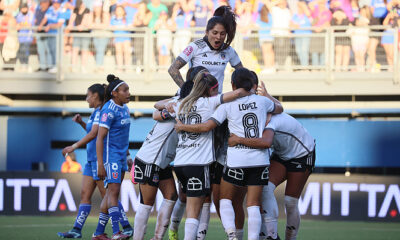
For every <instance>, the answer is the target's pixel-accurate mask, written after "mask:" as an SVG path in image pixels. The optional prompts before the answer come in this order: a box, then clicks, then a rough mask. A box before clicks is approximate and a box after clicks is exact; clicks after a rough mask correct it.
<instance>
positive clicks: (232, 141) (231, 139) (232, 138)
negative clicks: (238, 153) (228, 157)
mask: <svg viewBox="0 0 400 240" xmlns="http://www.w3.org/2000/svg"><path fill="white" fill-rule="evenodd" d="M239 139H240V138H239V137H238V136H236V135H235V134H233V133H232V134H231V135H230V136H229V139H228V145H229V147H234V146H236V145H238V144H239Z"/></svg>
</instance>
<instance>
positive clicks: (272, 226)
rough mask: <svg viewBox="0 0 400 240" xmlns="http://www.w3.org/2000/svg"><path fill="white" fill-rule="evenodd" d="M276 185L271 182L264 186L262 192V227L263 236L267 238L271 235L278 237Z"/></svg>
mask: <svg viewBox="0 0 400 240" xmlns="http://www.w3.org/2000/svg"><path fill="white" fill-rule="evenodd" d="M275 188H276V187H275V185H274V184H273V183H271V182H269V183H268V185H267V186H264V188H263V193H262V209H263V213H262V214H261V216H262V220H263V226H262V228H261V230H262V234H261V235H263V236H265V238H267V237H271V238H272V239H275V238H277V237H278V215H279V209H278V203H277V202H276V198H275V195H274V190H275Z"/></svg>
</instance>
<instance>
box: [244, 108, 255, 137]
mask: <svg viewBox="0 0 400 240" xmlns="http://www.w3.org/2000/svg"><path fill="white" fill-rule="evenodd" d="M242 123H243V128H244V136H245V138H257V137H259V130H258V118H257V115H255V114H254V113H246V114H245V115H244V116H243V118H242Z"/></svg>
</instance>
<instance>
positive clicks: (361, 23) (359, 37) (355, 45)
mask: <svg viewBox="0 0 400 240" xmlns="http://www.w3.org/2000/svg"><path fill="white" fill-rule="evenodd" d="M368 12H369V11H368ZM368 12H366V11H365V7H364V8H362V9H361V10H360V16H359V17H358V18H357V19H356V21H355V27H353V28H350V29H349V30H348V33H349V35H350V36H351V46H352V49H353V52H354V61H355V63H356V66H357V71H359V72H363V71H365V54H366V52H367V46H368V41H369V36H368V35H369V28H368V23H369V20H368V16H367V15H366V14H367V13H368Z"/></svg>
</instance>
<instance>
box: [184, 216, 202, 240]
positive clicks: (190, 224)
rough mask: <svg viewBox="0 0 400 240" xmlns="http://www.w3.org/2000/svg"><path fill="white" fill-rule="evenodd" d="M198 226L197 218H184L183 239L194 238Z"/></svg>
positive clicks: (192, 239)
mask: <svg viewBox="0 0 400 240" xmlns="http://www.w3.org/2000/svg"><path fill="white" fill-rule="evenodd" d="M198 228H199V220H197V219H196V218H186V223H185V238H184V239H185V240H196V237H197V229H198Z"/></svg>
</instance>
